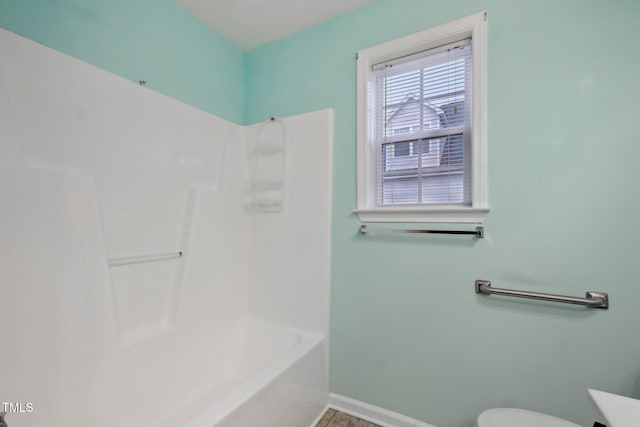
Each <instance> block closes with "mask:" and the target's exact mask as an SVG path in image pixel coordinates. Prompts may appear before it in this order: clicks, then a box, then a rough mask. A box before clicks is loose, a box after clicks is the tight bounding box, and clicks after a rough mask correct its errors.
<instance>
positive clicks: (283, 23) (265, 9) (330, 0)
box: [177, 0, 375, 50]
mask: <svg viewBox="0 0 640 427" xmlns="http://www.w3.org/2000/svg"><path fill="white" fill-rule="evenodd" d="M177 1H178V3H180V4H181V5H182V6H184V7H185V8H186V9H187V10H188V11H189V12H191V13H192V14H193V15H194V16H195V17H196V18H198V19H200V20H201V21H203V22H204V23H205V24H207V25H208V26H209V27H211V28H212V29H213V30H214V31H216V32H217V33H218V34H221V35H223V36H224V37H226V38H227V39H228V40H229V41H231V43H233V44H235V45H236V46H238V47H239V48H241V49H243V50H249V49H253V48H254V47H258V46H260V45H262V44H265V43H268V42H270V41H273V40H276V39H279V38H281V37H284V36H286V35H288V34H292V33H295V32H296V31H300V30H302V29H304V28H307V27H311V26H313V25H316V24H319V23H321V22H323V21H326V20H327V19H330V18H333V17H335V16H338V15H342V14H343V13H347V12H350V11H352V10H355V9H358V8H360V7H362V6H364V5H366V4H369V3H373V2H374V1H375V0H177Z"/></svg>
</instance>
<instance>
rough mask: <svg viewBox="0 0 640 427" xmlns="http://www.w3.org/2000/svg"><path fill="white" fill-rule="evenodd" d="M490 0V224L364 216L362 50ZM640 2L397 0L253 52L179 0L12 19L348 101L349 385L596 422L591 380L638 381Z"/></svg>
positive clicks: (464, 410)
mask: <svg viewBox="0 0 640 427" xmlns="http://www.w3.org/2000/svg"><path fill="white" fill-rule="evenodd" d="M484 9H486V10H488V12H489V112H488V114H489V171H490V172H489V190H490V204H491V207H492V211H491V213H490V214H489V216H488V219H487V221H486V223H485V225H486V230H487V238H486V239H484V240H473V239H469V238H457V237H424V236H410V237H405V238H388V237H385V238H383V237H373V236H369V237H360V236H358V235H357V233H356V230H357V227H358V224H359V223H358V221H357V218H356V217H355V216H354V215H353V214H352V210H353V209H354V208H355V201H356V194H355V192H356V181H355V175H356V169H355V162H356V160H355V159H356V158H355V155H356V143H355V140H356V131H355V110H356V102H355V70H356V67H355V66H356V63H355V52H356V51H357V50H359V49H362V48H365V47H368V46H371V45H375V44H378V43H381V42H385V41H388V40H390V39H393V38H396V37H399V36H403V35H406V34H410V33H412V32H416V31H419V30H422V29H425V28H429V27H432V26H434V25H438V24H441V23H444V22H448V21H451V20H454V19H457V18H460V17H463V16H466V15H469V14H472V13H475V12H478V11H480V10H484ZM638 18H640V3H639V2H637V1H635V0H627V1H625V0H615V1H605V0H598V1H595V0H537V1H533V0H529V1H523V0H448V1H446V2H443V1H435V0H379V1H377V2H376V3H374V4H373V5H370V6H368V7H365V8H363V9H360V10H358V11H355V12H353V13H350V14H347V15H344V16H341V17H338V18H335V19H332V20H330V21H327V22H325V23H323V24H321V25H319V26H316V27H313V28H310V29H307V30H305V31H302V32H300V33H297V34H295V35H292V36H290V37H287V38H284V39H281V40H279V41H276V42H273V43H270V44H268V45H265V46H263V47H261V48H258V49H255V50H252V51H250V52H248V53H246V54H244V53H243V52H242V51H240V50H239V49H237V48H235V47H234V46H232V45H231V44H230V43H228V42H227V41H226V40H225V39H223V38H222V37H220V36H219V35H217V34H215V33H214V32H212V31H210V30H209V29H208V28H206V27H205V26H204V25H203V24H201V23H200V22H198V21H197V20H195V19H194V18H192V17H191V15H189V14H188V13H187V12H186V11H184V10H183V9H182V8H181V7H179V6H178V5H177V4H176V3H175V2H174V1H173V0H155V1H152V0H111V1H99V0H49V1H46V0H0V26H3V27H5V28H7V29H9V30H11V31H14V32H17V33H19V34H22V35H25V36H27V37H29V38H31V39H34V40H36V41H39V42H40V43H43V44H45V45H47V46H50V47H53V48H56V49H58V50H61V51H64V52H66V53H68V54H70V55H73V56H76V57H78V58H80V59H82V60H85V61H87V62H90V63H93V64H95V65H97V66H99V67H101V68H104V69H107V70H109V71H112V72H114V73H117V74H120V75H122V76H124V77H126V78H128V79H130V80H133V81H137V80H141V79H144V80H147V81H148V84H147V85H148V86H149V87H150V88H151V89H154V90H158V91H160V92H163V93H165V94H167V95H169V96H172V97H174V98H177V99H180V100H182V101H185V102H187V103H189V104H192V105H194V106H196V107H198V108H201V109H203V110H205V111H208V112H211V113H213V114H216V115H218V116H221V117H223V118H226V119H229V120H231V121H234V122H236V123H242V122H246V123H255V122H258V121H261V120H264V119H265V118H267V117H269V116H271V115H280V116H286V115H291V114H298V113H303V112H308V111H313V110H317V109H321V108H326V107H333V108H334V109H335V137H336V145H335V149H334V153H335V154H334V155H335V158H334V176H333V179H334V202H333V220H334V225H333V284H332V338H331V346H332V348H331V357H332V359H331V364H332V365H331V366H332V372H331V388H332V391H333V392H335V393H339V394H343V395H346V396H349V397H353V398H356V399H360V400H363V401H366V402H369V403H372V404H375V405H380V406H382V407H386V408H389V409H391V410H395V411H398V412H401V413H404V414H407V415H409V416H413V417H416V418H419V419H422V420H425V421H427V422H430V423H433V424H436V425H438V427H463V426H471V425H473V420H474V419H475V417H476V415H477V414H478V413H479V412H480V411H482V410H483V409H485V408H489V407H496V406H518V407H522V408H527V409H533V410H540V411H544V412H547V413H551V414H554V415H557V416H561V417H564V418H567V419H571V420H573V421H575V422H578V423H581V424H582V425H591V424H590V422H591V421H593V419H594V418H595V417H596V416H597V415H596V411H595V410H594V409H593V407H592V405H591V404H590V402H589V400H588V398H587V395H586V391H585V390H586V388H588V387H593V388H600V389H603V390H607V391H612V392H618V393H621V394H626V395H633V396H636V397H640V339H639V338H638V333H637V330H638V325H640V310H638V309H637V304H638V301H640V284H639V283H637V282H638V280H639V279H638V278H640V262H638V253H639V251H638V243H637V242H638V237H637V236H638V235H640V234H639V233H640V225H639V224H638V221H637V220H636V215H637V212H639V211H640V191H638V189H637V185H638V184H639V183H640V179H639V177H638V173H637V170H638V168H637V167H636V163H637V162H638V159H640V143H638V138H639V137H638V135H640V120H638V119H637V117H636V116H637V115H638V112H639V111H640V110H639V108H638V107H637V105H636V100H637V99H640V85H638V84H637V75H638V74H639V68H640V49H637V47H636V46H635V44H636V41H638V40H640V26H638V25H637V20H638ZM0 60H1V59H0ZM294 143H295V142H294ZM301 143H303V141H301ZM477 278H483V279H489V280H492V281H493V282H494V285H495V286H502V287H515V288H524V289H531V290H537V291H543V292H554V293H566V294H572V295H573V294H575V295H580V294H582V293H583V292H584V291H586V290H595V291H606V292H609V294H610V296H611V309H610V310H608V311H597V310H585V309H581V308H572V307H569V306H554V305H551V304H540V303H534V302H526V301H517V300H499V299H497V298H494V297H484V296H477V295H475V294H474V293H473V290H472V286H473V281H474V280H475V279H477Z"/></svg>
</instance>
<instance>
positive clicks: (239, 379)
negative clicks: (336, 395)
mask: <svg viewBox="0 0 640 427" xmlns="http://www.w3.org/2000/svg"><path fill="white" fill-rule="evenodd" d="M326 353H327V347H326V342H325V338H324V337H322V336H319V335H315V334H310V333H305V332H302V331H297V330H293V329H289V328H285V327H282V326H279V325H275V324H270V323H266V322H261V321H257V320H253V319H245V320H242V321H240V322H238V323H237V330H236V334H235V336H234V338H233V342H232V343H231V345H230V348H229V353H228V362H229V365H228V366H229V367H230V369H228V370H227V372H226V373H225V375H224V376H223V377H222V378H212V379H211V383H212V384H213V385H212V386H211V388H210V389H209V390H207V391H206V392H203V393H201V394H200V395H199V396H197V397H195V398H190V399H189V400H188V401H185V402H176V403H177V405H178V407H175V408H174V410H173V412H172V413H170V414H169V415H162V417H161V418H162V419H158V420H156V421H154V422H152V423H150V424H149V427H245V426H246V427H253V426H260V427H307V426H309V425H311V423H312V422H313V420H314V419H315V418H316V417H317V416H318V415H319V414H320V412H321V411H322V410H323V409H324V408H325V407H326V404H327V401H328V372H327V354H326Z"/></svg>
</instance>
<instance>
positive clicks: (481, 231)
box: [360, 225, 484, 239]
mask: <svg viewBox="0 0 640 427" xmlns="http://www.w3.org/2000/svg"><path fill="white" fill-rule="evenodd" d="M370 233H402V234H463V235H469V236H476V237H477V238H478V239H482V238H483V237H484V227H476V229H475V230H473V231H472V230H420V229H417V230H416V229H405V228H371V229H369V228H367V226H366V225H361V226H360V234H370Z"/></svg>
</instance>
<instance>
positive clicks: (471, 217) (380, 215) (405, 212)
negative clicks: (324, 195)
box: [354, 207, 489, 224]
mask: <svg viewBox="0 0 640 427" xmlns="http://www.w3.org/2000/svg"><path fill="white" fill-rule="evenodd" d="M354 212H355V213H357V214H358V217H359V218H360V221H361V222H455V223H474V224H479V223H482V222H483V221H484V219H485V218H486V216H487V214H488V213H489V208H466V207H459V208H457V207H438V208H424V207H413V208H411V207H388V208H376V209H355V210H354Z"/></svg>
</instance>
